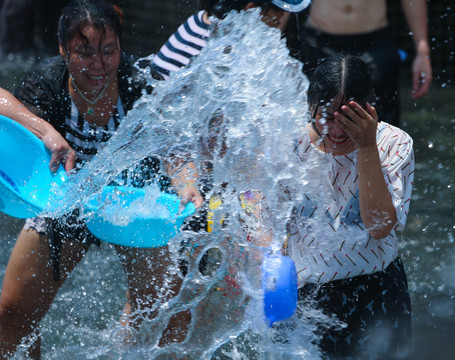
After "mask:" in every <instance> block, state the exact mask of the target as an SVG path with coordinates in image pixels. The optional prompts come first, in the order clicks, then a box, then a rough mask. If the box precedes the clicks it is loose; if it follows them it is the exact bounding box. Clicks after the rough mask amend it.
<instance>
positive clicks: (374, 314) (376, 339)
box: [299, 258, 411, 360]
mask: <svg viewBox="0 0 455 360" xmlns="http://www.w3.org/2000/svg"><path fill="white" fill-rule="evenodd" d="M299 306H304V307H305V308H308V307H310V308H316V309H319V310H322V312H323V313H324V314H326V315H328V316H330V317H331V319H332V320H338V321H341V324H340V323H338V324H337V323H335V322H334V324H333V326H332V327H330V326H327V325H323V324H320V325H319V326H318V330H317V334H318V335H319V338H320V343H319V347H320V349H321V351H322V353H323V356H322V358H324V359H340V358H342V359H350V358H353V359H362V360H363V359H384V360H385V359H398V358H400V359H403V358H406V354H407V353H408V352H409V350H410V345H411V302H410V298H409V294H408V283H407V279H406V274H405V272H404V269H403V264H402V262H401V260H400V258H397V259H395V260H394V261H393V262H392V263H391V264H390V265H389V266H388V267H387V268H386V269H385V271H383V272H377V273H375V274H373V275H362V276H357V277H354V278H349V279H346V280H337V281H332V282H329V283H326V284H322V285H316V284H310V283H307V284H305V285H304V286H302V287H301V288H300V289H299Z"/></svg>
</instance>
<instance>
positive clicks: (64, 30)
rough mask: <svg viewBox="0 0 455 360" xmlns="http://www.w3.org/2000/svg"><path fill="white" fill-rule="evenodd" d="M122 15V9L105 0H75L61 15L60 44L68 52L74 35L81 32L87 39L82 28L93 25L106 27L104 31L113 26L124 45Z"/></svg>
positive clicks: (58, 31) (58, 32) (59, 24)
mask: <svg viewBox="0 0 455 360" xmlns="http://www.w3.org/2000/svg"><path fill="white" fill-rule="evenodd" d="M121 17H122V14H121V10H120V9H118V8H117V7H115V6H113V5H111V4H109V3H107V2H106V1H104V0H73V1H71V2H70V3H69V4H68V5H67V6H66V7H65V8H64V9H63V10H62V14H61V15H60V20H59V23H58V30H57V36H58V41H59V44H60V45H61V46H62V47H63V49H64V50H65V51H66V52H67V51H68V46H69V43H70V41H71V40H72V39H73V38H74V36H76V34H79V35H80V36H81V37H82V38H83V39H85V36H84V35H83V34H82V28H83V27H84V26H86V25H93V26H94V27H95V28H99V29H104V32H105V31H106V27H107V26H109V27H110V28H112V29H113V30H114V33H115V35H116V36H117V38H118V39H119V41H120V46H122V18H121ZM104 36H105V35H104ZM119 50H120V49H119Z"/></svg>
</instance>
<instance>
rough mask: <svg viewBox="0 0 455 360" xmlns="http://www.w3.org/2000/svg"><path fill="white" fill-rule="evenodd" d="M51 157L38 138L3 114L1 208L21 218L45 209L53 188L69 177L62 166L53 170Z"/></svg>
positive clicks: (0, 131) (0, 134)
mask: <svg viewBox="0 0 455 360" xmlns="http://www.w3.org/2000/svg"><path fill="white" fill-rule="evenodd" d="M50 159H51V154H50V152H49V151H48V150H47V149H46V148H45V146H44V144H43V142H42V141H41V140H40V139H38V137H36V136H35V135H34V134H33V133H32V132H30V131H29V130H28V129H26V128H25V127H23V126H22V125H20V124H19V123H17V122H15V121H13V120H11V119H9V118H7V117H5V116H2V115H0V211H2V212H4V213H5V214H8V215H10V216H13V217H16V218H21V219H25V218H29V217H33V216H36V215H38V214H39V213H40V212H42V210H43V209H44V208H45V207H46V206H47V204H48V201H49V197H50V195H51V190H52V189H53V188H54V187H57V186H60V185H61V184H62V183H63V182H64V181H65V180H66V178H67V176H66V172H65V169H64V168H63V166H60V167H59V169H58V170H57V172H56V173H52V172H51V171H50V169H49V162H50Z"/></svg>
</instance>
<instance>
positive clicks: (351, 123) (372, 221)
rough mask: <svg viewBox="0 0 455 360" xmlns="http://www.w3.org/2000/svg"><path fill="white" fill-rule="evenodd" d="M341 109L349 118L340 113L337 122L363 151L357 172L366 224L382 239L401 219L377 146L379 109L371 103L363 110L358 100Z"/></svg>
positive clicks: (377, 237)
mask: <svg viewBox="0 0 455 360" xmlns="http://www.w3.org/2000/svg"><path fill="white" fill-rule="evenodd" d="M341 109H342V110H343V112H344V113H345V114H346V116H343V115H342V114H340V113H338V112H337V113H335V116H336V121H338V124H339V125H340V126H342V127H343V129H344V130H345V131H346V133H347V134H348V135H349V136H350V137H351V139H352V140H353V141H354V142H355V143H356V145H357V148H358V149H359V153H358V159H357V161H358V163H357V171H358V172H359V203H360V215H361V217H362V222H363V223H364V225H365V226H366V228H367V229H368V231H369V233H370V235H371V236H372V237H373V238H375V239H381V238H384V237H385V236H387V234H388V233H389V232H390V231H391V230H392V228H393V226H394V225H395V223H396V222H397V216H396V211H395V207H394V206H393V202H392V196H391V195H390V193H389V190H388V188H387V184H386V182H385V179H384V175H383V173H382V168H381V163H380V160H379V152H378V147H377V145H376V128H377V122H378V117H377V114H376V110H375V109H374V108H373V107H372V106H371V105H370V104H367V105H366V109H363V108H362V107H361V106H360V105H359V104H357V103H356V102H354V101H351V102H350V103H349V106H346V105H343V106H342V108H341Z"/></svg>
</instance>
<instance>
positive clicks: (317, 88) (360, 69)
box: [308, 54, 375, 119]
mask: <svg viewBox="0 0 455 360" xmlns="http://www.w3.org/2000/svg"><path fill="white" fill-rule="evenodd" d="M374 98H375V97H374V90H373V86H372V81H371V77H370V72H369V71H368V68H367V66H366V64H365V63H364V62H363V61H362V60H361V59H360V58H359V57H357V56H354V55H344V54H339V55H335V56H332V57H329V58H327V59H326V60H324V61H323V62H322V63H321V64H320V65H319V66H318V67H317V68H316V70H315V71H314V73H313V75H312V76H311V79H310V86H309V87H308V102H309V104H310V106H311V107H312V115H313V119H314V118H315V117H316V114H317V112H318V109H319V107H320V106H324V107H328V106H330V107H331V108H334V109H339V108H340V107H341V105H343V104H346V103H347V102H348V101H350V100H354V101H356V102H357V103H359V105H361V106H362V107H364V106H365V104H366V103H367V102H368V103H370V104H372V103H373V102H374Z"/></svg>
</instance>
